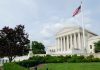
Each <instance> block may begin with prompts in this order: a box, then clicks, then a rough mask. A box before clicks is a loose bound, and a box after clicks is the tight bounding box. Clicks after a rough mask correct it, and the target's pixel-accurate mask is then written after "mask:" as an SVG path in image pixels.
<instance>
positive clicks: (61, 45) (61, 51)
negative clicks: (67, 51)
mask: <svg viewBox="0 0 100 70" xmlns="http://www.w3.org/2000/svg"><path fill="white" fill-rule="evenodd" d="M62 44H63V43H62V37H61V46H60V47H61V52H62Z"/></svg>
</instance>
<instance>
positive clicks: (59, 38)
mask: <svg viewBox="0 0 100 70" xmlns="http://www.w3.org/2000/svg"><path fill="white" fill-rule="evenodd" d="M99 40H100V36H98V35H97V34H95V33H93V32H91V31H88V30H86V29H85V43H86V46H85V47H84V46H83V32H82V28H81V27H65V28H63V29H61V30H60V31H59V32H57V33H56V45H55V46H52V47H48V48H47V52H46V54H66V55H67V54H87V53H88V54H92V53H94V43H95V42H97V41H99Z"/></svg>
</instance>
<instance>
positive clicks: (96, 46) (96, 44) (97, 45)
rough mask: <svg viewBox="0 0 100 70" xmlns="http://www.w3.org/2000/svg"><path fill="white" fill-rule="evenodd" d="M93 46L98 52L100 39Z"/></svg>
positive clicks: (99, 50)
mask: <svg viewBox="0 0 100 70" xmlns="http://www.w3.org/2000/svg"><path fill="white" fill-rule="evenodd" d="M94 46H95V53H98V52H100V41H98V42H96V43H94Z"/></svg>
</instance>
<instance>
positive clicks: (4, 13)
mask: <svg viewBox="0 0 100 70" xmlns="http://www.w3.org/2000/svg"><path fill="white" fill-rule="evenodd" d="M79 5H80V0H0V29H2V28H3V27H4V26H9V27H12V28H13V27H15V26H16V25H19V24H22V25H25V31H26V32H27V33H28V34H29V39H30V40H31V41H39V42H42V43H43V44H44V45H45V46H52V45H54V44H55V34H56V32H58V31H59V30H60V29H61V28H63V27H69V26H78V25H80V26H81V22H82V21H81V15H82V14H83V23H84V25H85V28H86V29H88V30H90V31H92V32H94V33H96V34H98V35H100V30H99V29H100V0H84V1H83V3H82V11H81V12H80V13H79V14H78V15H77V16H76V17H74V18H73V17H72V14H73V12H74V10H75V9H76V8H77V7H78V6H79Z"/></svg>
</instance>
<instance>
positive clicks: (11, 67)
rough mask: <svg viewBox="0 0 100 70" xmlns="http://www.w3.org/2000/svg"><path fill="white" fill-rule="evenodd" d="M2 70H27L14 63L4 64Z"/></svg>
mask: <svg viewBox="0 0 100 70" xmlns="http://www.w3.org/2000/svg"><path fill="white" fill-rule="evenodd" d="M3 68H4V70H29V69H27V68H24V67H21V66H19V65H18V64H16V63H5V64H4V66H3Z"/></svg>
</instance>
